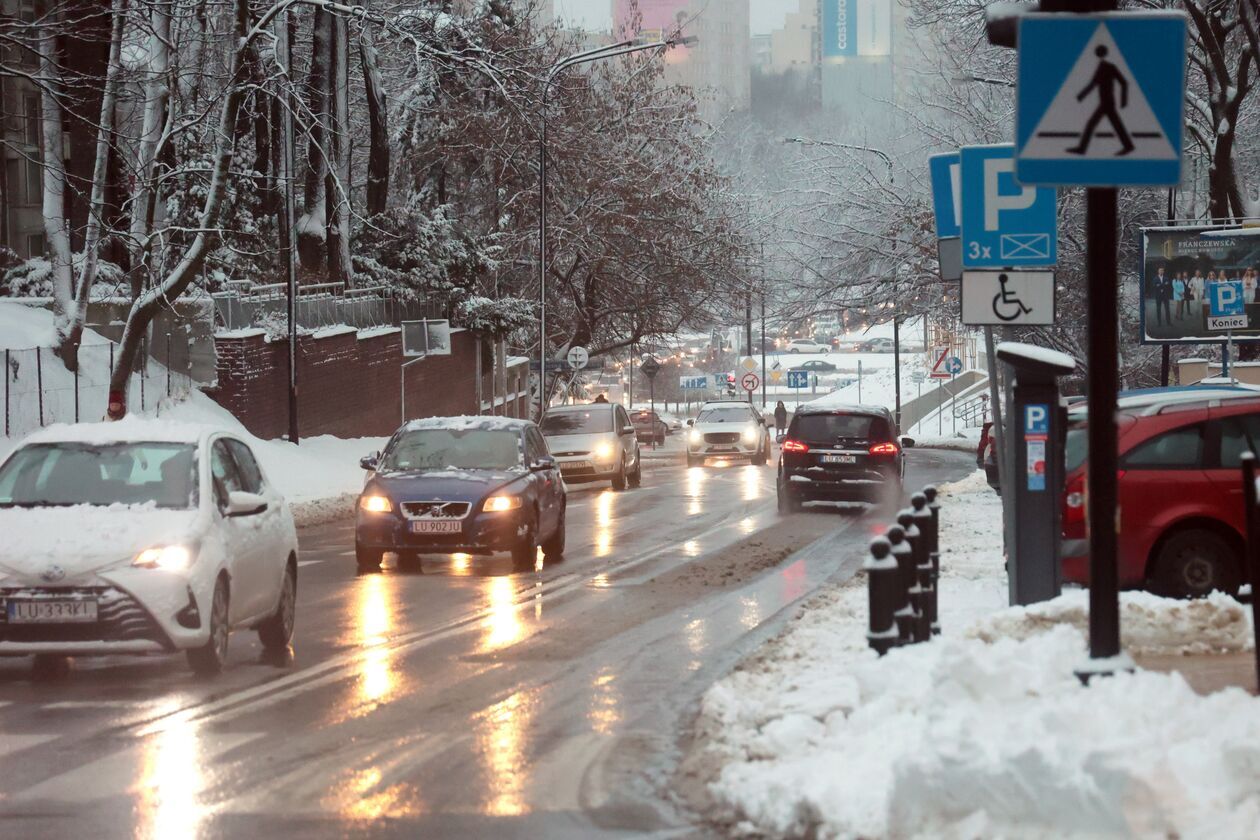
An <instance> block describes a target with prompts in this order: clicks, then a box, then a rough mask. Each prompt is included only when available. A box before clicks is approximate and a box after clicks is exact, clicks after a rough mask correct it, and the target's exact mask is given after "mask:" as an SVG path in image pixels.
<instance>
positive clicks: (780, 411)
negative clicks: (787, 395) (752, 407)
mask: <svg viewBox="0 0 1260 840" xmlns="http://www.w3.org/2000/svg"><path fill="white" fill-rule="evenodd" d="M785 434H787V406H786V405H784V404H783V400H779V402H778V405H776V406H775V407H774V439H775V441H776V442H777V441H781V440H783V436H784V435H785Z"/></svg>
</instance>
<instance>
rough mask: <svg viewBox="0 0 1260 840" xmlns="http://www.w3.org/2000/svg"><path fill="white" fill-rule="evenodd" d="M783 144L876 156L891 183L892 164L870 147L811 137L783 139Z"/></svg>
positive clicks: (886, 156) (889, 159) (890, 160)
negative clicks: (819, 147) (886, 170)
mask: <svg viewBox="0 0 1260 840" xmlns="http://www.w3.org/2000/svg"><path fill="white" fill-rule="evenodd" d="M783 142H784V143H796V144H798V145H801V146H827V147H830V148H835V149H848V150H849V151H851V152H866V153H867V154H872V155H878V156H879V158H880V159H881V160H883V161H884V164H885V165H886V166H887V167H888V183H890V184H891V183H893V162H892V158H890V157H889V156H888V155H887V154H885V153H884V152H881V151H880V150H879V149H875V148H872V147H870V146H855V145H853V144H851V143H840V142H837V141H835V140H814V139H813V138H811V137H784V138H783Z"/></svg>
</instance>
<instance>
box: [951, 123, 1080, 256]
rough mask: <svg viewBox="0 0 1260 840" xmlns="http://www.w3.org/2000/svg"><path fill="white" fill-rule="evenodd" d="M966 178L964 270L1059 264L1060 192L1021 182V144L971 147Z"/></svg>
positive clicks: (964, 159) (965, 155)
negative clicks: (1017, 165)
mask: <svg viewBox="0 0 1260 840" xmlns="http://www.w3.org/2000/svg"><path fill="white" fill-rule="evenodd" d="M959 171H960V175H961V179H962V219H961V221H962V252H963V253H962V264H963V267H964V268H1017V267H1020V266H1035V265H1054V263H1055V260H1056V258H1057V256H1058V253H1057V248H1058V236H1057V231H1058V224H1057V223H1058V196H1057V194H1056V193H1055V191H1054V190H1053V189H1048V188H1045V187H1030V186H1026V185H1023V184H1019V183H1016V181H1015V147H1014V146H1010V145H1000V146H966V147H964V148H963V150H962V153H961V164H960V167H959Z"/></svg>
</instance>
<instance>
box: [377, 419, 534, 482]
mask: <svg viewBox="0 0 1260 840" xmlns="http://www.w3.org/2000/svg"><path fill="white" fill-rule="evenodd" d="M522 463H523V462H522V459H521V445H520V436H519V435H518V434H517V433H516V432H509V431H488V430H486V429H412V430H410V431H406V432H403V433H402V435H400V436H399V437H398V439H397V440H395V441H394V442H393V444H392V445H391V446H390V447H389V449H387V450H386V451H385V454H384V455H382V456H381V465H380V469H381V470H382V471H384V472H392V471H398V472H402V471H416V470H420V471H424V472H432V471H435V470H448V469H458V470H506V469H510V468H512V467H519V466H521V465H522Z"/></svg>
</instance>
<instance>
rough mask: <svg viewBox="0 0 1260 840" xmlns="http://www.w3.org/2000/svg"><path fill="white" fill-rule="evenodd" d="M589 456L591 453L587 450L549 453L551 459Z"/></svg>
mask: <svg viewBox="0 0 1260 840" xmlns="http://www.w3.org/2000/svg"><path fill="white" fill-rule="evenodd" d="M590 454H591V453H590V451H589V450H586V451H582V452H577V451H574V452H555V451H553V452H552V453H551V456H552V457H553V458H576V457H578V456H579V455H590Z"/></svg>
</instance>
